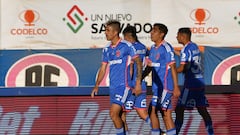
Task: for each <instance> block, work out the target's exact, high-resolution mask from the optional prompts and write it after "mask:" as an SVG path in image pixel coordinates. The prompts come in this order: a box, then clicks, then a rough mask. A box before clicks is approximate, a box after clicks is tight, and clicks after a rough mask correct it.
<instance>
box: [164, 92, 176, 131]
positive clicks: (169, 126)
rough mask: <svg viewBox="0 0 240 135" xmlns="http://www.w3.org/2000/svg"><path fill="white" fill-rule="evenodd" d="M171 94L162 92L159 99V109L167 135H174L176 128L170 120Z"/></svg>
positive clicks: (171, 119)
mask: <svg viewBox="0 0 240 135" xmlns="http://www.w3.org/2000/svg"><path fill="white" fill-rule="evenodd" d="M172 95H173V94H172V93H170V92H169V91H168V90H165V89H164V90H163V92H162V97H161V109H162V116H163V121H164V124H165V127H166V130H167V135H176V128H175V124H174V122H173V118H172V102H171V100H172Z"/></svg>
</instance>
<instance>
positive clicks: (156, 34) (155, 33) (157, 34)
mask: <svg viewBox="0 0 240 135" xmlns="http://www.w3.org/2000/svg"><path fill="white" fill-rule="evenodd" d="M150 34H151V40H152V41H153V42H157V41H158V40H162V38H163V35H164V33H163V32H161V31H160V30H159V28H158V27H157V26H154V27H153V28H152V31H151V33H150Z"/></svg>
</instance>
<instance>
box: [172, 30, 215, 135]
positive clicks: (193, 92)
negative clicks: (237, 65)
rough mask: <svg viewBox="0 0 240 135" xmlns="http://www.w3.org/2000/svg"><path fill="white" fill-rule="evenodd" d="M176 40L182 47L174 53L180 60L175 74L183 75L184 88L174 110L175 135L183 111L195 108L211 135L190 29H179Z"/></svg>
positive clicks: (199, 66)
mask: <svg viewBox="0 0 240 135" xmlns="http://www.w3.org/2000/svg"><path fill="white" fill-rule="evenodd" d="M177 40H178V43H180V44H182V45H183V46H184V47H183V48H182V50H181V52H177V51H175V53H176V54H177V55H180V58H181V60H180V66H179V67H178V68H177V72H178V73H184V87H183V89H182V91H181V96H180V98H179V99H178V103H177V106H176V109H175V113H176V120H175V125H176V129H177V134H178V133H179V132H180V129H181V127H182V124H183V117H184V110H185V109H189V110H192V109H194V107H196V108H197V110H198V112H199V114H200V115H201V116H202V118H203V119H204V122H205V126H206V130H207V132H208V134H209V135H213V134H214V132H213V127H212V119H211V116H210V114H209V113H208V111H207V108H206V107H208V106H209V105H208V102H207V99H206V97H205V90H204V87H205V86H204V79H203V71H202V68H201V54H200V51H199V48H198V46H197V44H195V43H193V42H192V41H191V29H190V28H187V27H186V28H185V27H184V28H180V29H179V30H178V33H177Z"/></svg>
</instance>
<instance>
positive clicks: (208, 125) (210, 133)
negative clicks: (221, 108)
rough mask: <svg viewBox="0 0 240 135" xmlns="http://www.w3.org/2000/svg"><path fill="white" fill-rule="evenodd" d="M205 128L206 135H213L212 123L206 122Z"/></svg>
mask: <svg viewBox="0 0 240 135" xmlns="http://www.w3.org/2000/svg"><path fill="white" fill-rule="evenodd" d="M205 126H206V130H207V132H208V135H214V131H213V126H212V121H206V122H205Z"/></svg>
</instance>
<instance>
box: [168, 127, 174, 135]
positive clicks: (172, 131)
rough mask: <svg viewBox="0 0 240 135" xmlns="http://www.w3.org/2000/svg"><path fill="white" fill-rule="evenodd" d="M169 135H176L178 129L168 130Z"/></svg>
mask: <svg viewBox="0 0 240 135" xmlns="http://www.w3.org/2000/svg"><path fill="white" fill-rule="evenodd" d="M167 135H176V128H172V129H169V130H167Z"/></svg>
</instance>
